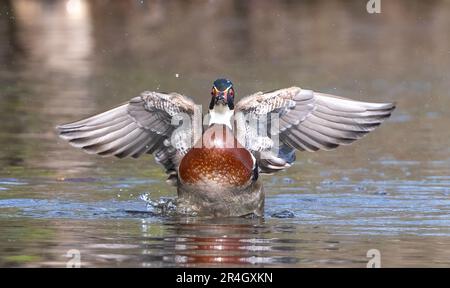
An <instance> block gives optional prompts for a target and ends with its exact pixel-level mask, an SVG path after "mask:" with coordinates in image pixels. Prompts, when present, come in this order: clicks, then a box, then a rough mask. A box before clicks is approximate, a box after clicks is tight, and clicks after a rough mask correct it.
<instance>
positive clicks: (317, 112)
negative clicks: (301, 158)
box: [235, 87, 395, 170]
mask: <svg viewBox="0 0 450 288" xmlns="http://www.w3.org/2000/svg"><path fill="white" fill-rule="evenodd" d="M394 108H395V105H394V104H393V103H369V102H361V101H354V100H351V99H346V98H342V97H337V96H333V95H328V94H323V93H317V92H314V91H312V90H305V89H301V88H299V87H291V88H286V89H280V90H276V91H272V92H267V93H263V92H258V93H256V94H253V95H250V96H247V97H245V98H244V99H242V100H241V101H239V102H238V103H237V104H236V108H235V109H236V112H242V113H243V114H244V115H245V116H247V119H248V116H250V118H256V119H259V118H263V117H266V116H268V115H271V114H272V113H275V115H276V116H278V122H279V127H278V129H275V130H272V131H273V132H274V133H273V134H275V135H279V139H280V141H281V142H282V143H280V144H282V145H281V146H282V148H283V149H280V151H283V153H284V154H286V153H287V154H288V155H289V157H290V158H292V157H291V156H292V155H291V153H289V152H290V151H289V149H286V146H288V147H290V148H291V151H293V149H297V150H300V151H317V150H319V149H323V150H331V149H334V148H336V147H338V146H339V145H346V144H350V143H352V142H353V141H355V140H357V139H360V138H361V137H363V136H364V135H366V134H367V133H369V132H370V131H372V130H374V129H375V128H376V127H377V126H378V125H380V124H381V122H383V120H385V119H386V118H388V117H389V116H390V115H391V113H392V110H394ZM272 115H273V114H272ZM268 119H270V117H269V118H268ZM247 126H248V124H247ZM247 130H251V128H247ZM246 137H247V139H246V143H261V142H264V141H262V140H261V137H262V138H264V137H265V136H262V135H259V134H258V133H247V134H246ZM266 140H267V139H266ZM265 143H267V141H266V142H265ZM259 148H260V149H258V147H257V148H256V149H255V148H254V147H253V148H252V147H250V148H249V149H253V150H254V151H255V152H260V153H266V154H267V146H264V147H263V146H261V147H259ZM269 148H271V147H269ZM272 156H277V157H278V156H280V157H278V158H281V160H288V159H284V158H285V157H283V155H272ZM269 160H270V159H269ZM277 161H278V162H283V161H280V159H278V160H277V159H274V162H277ZM265 162H267V160H266V161H265ZM269 162H270V161H269ZM284 162H285V164H289V162H290V161H284ZM272 164H274V163H272ZM274 165H275V164H274ZM265 166H267V165H263V168H264V167H265ZM277 167H278V168H279V169H282V168H284V167H282V164H280V165H275V166H274V167H272V168H274V169H275V168H277ZM275 170H276V169H275Z"/></svg>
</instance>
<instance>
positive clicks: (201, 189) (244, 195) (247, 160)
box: [177, 124, 264, 216]
mask: <svg viewBox="0 0 450 288" xmlns="http://www.w3.org/2000/svg"><path fill="white" fill-rule="evenodd" d="M199 142H201V143H196V145H195V146H194V148H192V149H190V150H189V152H187V154H186V155H185V156H184V157H183V158H182V160H181V162H180V165H179V169H178V177H179V181H178V185H177V190H178V201H179V203H180V205H179V210H180V211H181V210H188V211H189V212H190V213H192V212H193V213H195V214H200V215H214V216H232V215H246V214H252V213H253V214H256V215H261V213H262V210H263V206H264V194H263V189H262V185H261V183H260V182H258V171H257V169H255V165H256V162H255V158H254V157H253V155H252V153H251V152H250V151H248V150H247V149H246V148H245V147H244V146H242V145H241V144H240V143H239V142H238V141H237V139H236V137H235V135H233V131H232V130H231V129H230V128H229V127H228V126H226V125H224V124H213V125H212V126H211V127H209V128H208V129H207V130H206V131H205V133H204V134H203V135H202V138H201V139H200V140H199Z"/></svg>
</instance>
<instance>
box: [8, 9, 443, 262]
mask: <svg viewBox="0 0 450 288" xmlns="http://www.w3.org/2000/svg"><path fill="white" fill-rule="evenodd" d="M364 2H365V1H342V2H337V1H336V2H335V1H313V2H311V1H306V2H300V1H298V3H297V2H293V1H277V2H275V1H245V3H243V2H242V1H219V0H217V1H195V4H194V3H187V2H185V1H156V2H153V1H121V2H118V1H93V2H90V1H73V0H72V1H32V0H18V1H5V0H2V1H0V123H1V124H0V147H1V149H0V266H13V267H17V266H25V267H29V266H31V267H36V266H45V267H47V266H48V267H65V266H66V262H67V260H68V259H69V258H68V257H67V256H66V253H67V251H69V250H71V249H77V250H79V251H80V253H81V265H82V266H95V267H96V266H108V267H109V266H114V267H115V266H119V267H166V266H169V267H174V266H175V267H178V266H182V267H185V266H187V267H192V266H200V267H203V266H206V267H210V266H211V265H214V266H217V267H220V266H244V267H258V266H269V267H272V266H274V267H349V266H350V267H365V266H366V263H367V261H368V260H369V259H368V258H367V257H366V253H367V251H368V250H369V249H378V250H379V251H380V253H381V264H382V266H383V267H398V266H409V267H414V266H440V267H444V266H449V265H450V250H449V249H448V247H450V208H449V207H450V148H449V147H450V145H449V144H450V130H449V129H448V126H449V124H450V119H449V118H450V108H449V107H450V95H449V91H450V36H449V35H450V33H449V32H450V31H449V30H450V3H449V2H448V1H437V0H436V1H427V2H419V1H417V2H416V1H389V2H388V1H383V6H382V13H381V14H378V15H371V14H368V13H367V12H366V10H365V3H364ZM222 76H226V77H229V78H231V79H232V80H233V81H234V83H235V86H236V90H237V93H238V96H237V97H238V98H239V97H240V96H244V95H246V94H249V93H252V92H255V91H259V90H270V89H275V88H282V87H288V86H291V85H299V86H301V87H304V88H309V89H314V90H318V91H322V92H327V93H334V94H337V95H341V96H347V97H350V98H355V99H360V100H365V101H374V102H377V101H379V102H383V101H395V102H397V105H398V108H397V110H396V111H395V113H394V114H393V116H392V118H391V119H389V120H388V121H387V122H386V123H384V124H383V125H382V126H381V127H380V128H379V129H377V130H376V131H375V132H373V133H371V134H370V135H368V136H367V137H365V138H364V139H362V140H360V141H358V142H357V143H355V144H354V145H351V146H346V147H340V148H338V149H337V150H335V151H332V152H318V153H297V159H298V161H297V162H296V164H295V165H294V166H293V167H291V168H290V169H289V170H288V171H286V172H282V173H279V174H277V175H273V176H263V179H264V182H265V190H266V194H267V201H266V211H265V217H264V218H263V219H244V218H236V219H202V218H189V217H177V216H176V215H160V214H158V213H156V212H157V211H153V210H151V209H150V210H149V209H148V207H147V203H146V202H145V201H143V200H142V198H145V197H148V198H150V199H152V200H154V201H159V200H160V199H162V200H161V201H167V199H173V198H174V197H175V196H176V191H175V189H174V188H172V187H169V186H168V185H166V183H165V181H164V180H165V175H164V173H163V171H162V169H161V168H160V167H159V166H158V165H157V164H155V162H154V160H153V157H152V156H145V157H142V158H141V159H138V160H134V159H124V160H117V159H111V158H100V157H96V156H92V155H86V154H84V153H83V152H81V151H78V150H76V149H73V148H71V147H70V146H69V145H67V143H64V141H62V140H59V139H58V138H57V137H56V135H55V132H54V126H55V125H57V124H60V123H64V122H68V121H73V120H77V119H79V118H82V117H85V116H88V115H90V114H93V113H98V112H101V111H103V110H106V109H108V108H110V107H113V106H115V105H117V104H118V103H122V102H124V101H126V100H128V99H129V98H131V97H134V96H136V95H138V94H139V93H140V92H141V91H143V90H160V91H178V92H180V93H183V94H186V95H189V96H191V97H192V98H194V99H195V100H196V102H198V103H202V104H203V105H206V104H207V103H208V101H209V90H210V86H211V83H212V81H213V80H214V79H215V78H218V77H222ZM205 107H206V106H205ZM164 199H166V200H164Z"/></svg>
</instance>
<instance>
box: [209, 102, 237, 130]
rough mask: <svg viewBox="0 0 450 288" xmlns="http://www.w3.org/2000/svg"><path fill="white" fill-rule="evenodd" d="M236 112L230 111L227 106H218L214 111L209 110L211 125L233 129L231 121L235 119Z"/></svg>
mask: <svg viewBox="0 0 450 288" xmlns="http://www.w3.org/2000/svg"><path fill="white" fill-rule="evenodd" d="M233 114H234V111H233V110H230V108H228V106H226V105H216V106H214V108H213V109H211V110H209V123H208V125H212V124H222V125H226V126H228V127H229V128H230V129H233V127H232V125H231V120H232V117H233Z"/></svg>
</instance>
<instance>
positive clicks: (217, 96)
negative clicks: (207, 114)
mask: <svg viewBox="0 0 450 288" xmlns="http://www.w3.org/2000/svg"><path fill="white" fill-rule="evenodd" d="M216 105H227V106H228V108H229V109H230V110H233V109H234V87H233V83H232V82H231V81H230V80H228V79H224V78H219V79H217V80H216V81H214V83H213V87H212V91H211V103H210V104H209V109H210V110H211V109H214V106H216Z"/></svg>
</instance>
